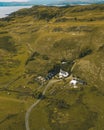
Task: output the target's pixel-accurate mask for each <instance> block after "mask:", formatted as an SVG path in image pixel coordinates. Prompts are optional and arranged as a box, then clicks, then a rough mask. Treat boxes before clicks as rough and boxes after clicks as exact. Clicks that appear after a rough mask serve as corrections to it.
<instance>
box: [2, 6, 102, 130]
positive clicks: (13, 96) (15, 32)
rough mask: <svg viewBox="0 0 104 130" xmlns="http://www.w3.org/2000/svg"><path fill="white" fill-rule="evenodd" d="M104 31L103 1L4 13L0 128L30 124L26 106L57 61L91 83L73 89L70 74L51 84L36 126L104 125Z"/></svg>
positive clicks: (14, 129)
mask: <svg viewBox="0 0 104 130" xmlns="http://www.w3.org/2000/svg"><path fill="white" fill-rule="evenodd" d="M103 37H104V5H103V4H99V5H97V4H95V5H86V6H79V5H78V6H73V7H45V6H34V7H32V8H30V9H21V10H19V11H17V12H15V13H12V14H11V15H10V16H8V17H6V18H3V19H0V130H25V122H24V121H25V113H26V110H27V109H28V108H29V106H30V105H31V104H32V103H33V102H34V100H37V97H38V94H39V93H41V92H42V91H43V89H44V88H45V86H46V84H47V83H45V84H44V85H43V86H42V83H41V82H39V81H37V80H36V79H37V77H38V76H43V77H46V75H47V74H48V72H49V71H50V70H52V69H53V68H54V67H55V66H61V67H63V69H64V70H66V71H68V72H69V74H71V75H74V76H77V77H80V79H82V80H84V81H86V82H87V85H86V86H84V87H82V86H81V88H78V89H76V90H74V89H71V88H70V85H69V82H70V78H68V79H66V80H60V82H57V83H55V84H53V85H52V86H50V87H49V89H48V90H47V93H46V96H45V98H44V99H43V100H42V102H40V104H38V106H37V107H36V108H35V109H34V110H33V111H32V113H31V116H30V127H31V130H44V129H46V130H104V125H103V122H104V105H103V99H104V87H103V86H104V58H103V56H104V38H103ZM62 61H66V62H67V64H66V65H65V66H62V64H61V62H62ZM72 63H73V64H72Z"/></svg>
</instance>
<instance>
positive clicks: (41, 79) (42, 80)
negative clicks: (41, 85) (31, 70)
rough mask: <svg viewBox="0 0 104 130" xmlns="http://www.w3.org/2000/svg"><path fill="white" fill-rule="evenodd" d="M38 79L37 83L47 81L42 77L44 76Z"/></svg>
mask: <svg viewBox="0 0 104 130" xmlns="http://www.w3.org/2000/svg"><path fill="white" fill-rule="evenodd" d="M36 79H37V81H41V82H45V81H46V80H45V78H44V77H42V76H38V77H37V78H36Z"/></svg>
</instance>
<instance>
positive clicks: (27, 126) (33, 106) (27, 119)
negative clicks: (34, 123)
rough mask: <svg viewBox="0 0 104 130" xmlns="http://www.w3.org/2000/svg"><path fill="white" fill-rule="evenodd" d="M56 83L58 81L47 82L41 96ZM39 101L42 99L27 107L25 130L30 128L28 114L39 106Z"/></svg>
mask: <svg viewBox="0 0 104 130" xmlns="http://www.w3.org/2000/svg"><path fill="white" fill-rule="evenodd" d="M58 81H59V80H51V81H49V83H48V84H47V86H46V87H45V89H44V91H43V93H42V95H45V93H46V91H47V89H48V87H49V86H51V85H52V84H53V83H55V82H58ZM41 100H42V99H38V100H37V101H36V102H34V104H33V105H31V106H30V107H29V109H28V110H27V112H26V115H25V127H26V130H30V126H29V117H30V113H31V111H32V109H33V108H35V107H36V106H37V105H38V104H39V102H40V101H41Z"/></svg>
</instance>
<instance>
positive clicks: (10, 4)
mask: <svg viewBox="0 0 104 130" xmlns="http://www.w3.org/2000/svg"><path fill="white" fill-rule="evenodd" d="M29 5H33V4H31V3H28V2H0V6H29Z"/></svg>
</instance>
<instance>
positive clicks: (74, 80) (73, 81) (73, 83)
mask: <svg viewBox="0 0 104 130" xmlns="http://www.w3.org/2000/svg"><path fill="white" fill-rule="evenodd" d="M77 83H78V80H77V79H72V80H71V81H70V85H73V86H76V85H77Z"/></svg>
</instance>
